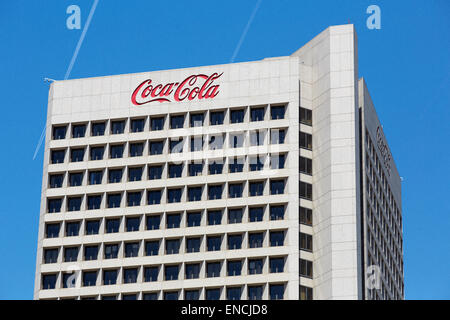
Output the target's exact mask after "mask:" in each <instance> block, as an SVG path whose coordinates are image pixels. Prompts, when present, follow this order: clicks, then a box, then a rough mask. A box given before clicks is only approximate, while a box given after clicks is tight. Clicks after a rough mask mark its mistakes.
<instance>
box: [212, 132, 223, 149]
mask: <svg viewBox="0 0 450 320" xmlns="http://www.w3.org/2000/svg"><path fill="white" fill-rule="evenodd" d="M224 140H225V136H224V135H223V134H216V135H210V136H209V150H220V149H223V142H224Z"/></svg>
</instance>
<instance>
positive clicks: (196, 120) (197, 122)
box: [191, 113, 205, 127]
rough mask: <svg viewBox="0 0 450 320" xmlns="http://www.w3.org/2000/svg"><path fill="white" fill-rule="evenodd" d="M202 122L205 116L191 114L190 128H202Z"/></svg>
mask: <svg viewBox="0 0 450 320" xmlns="http://www.w3.org/2000/svg"><path fill="white" fill-rule="evenodd" d="M204 120H205V116H204V115H203V113H197V114H191V127H201V126H203V122H204Z"/></svg>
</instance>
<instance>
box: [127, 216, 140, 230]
mask: <svg viewBox="0 0 450 320" xmlns="http://www.w3.org/2000/svg"><path fill="white" fill-rule="evenodd" d="M126 221H127V232H133V231H139V225H140V224H141V219H140V218H139V217H132V218H127V220H126Z"/></svg>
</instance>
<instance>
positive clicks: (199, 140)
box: [191, 137, 203, 152]
mask: <svg viewBox="0 0 450 320" xmlns="http://www.w3.org/2000/svg"><path fill="white" fill-rule="evenodd" d="M202 150H203V137H192V138H191V152H195V151H202Z"/></svg>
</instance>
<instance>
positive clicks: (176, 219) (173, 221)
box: [167, 213, 181, 229]
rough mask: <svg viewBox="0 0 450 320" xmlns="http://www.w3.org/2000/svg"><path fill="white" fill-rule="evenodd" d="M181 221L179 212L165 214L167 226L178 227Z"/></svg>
mask: <svg viewBox="0 0 450 320" xmlns="http://www.w3.org/2000/svg"><path fill="white" fill-rule="evenodd" d="M180 223H181V214H178V213H177V214H168V215H167V228H168V229H173V228H179V227H180Z"/></svg>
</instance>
